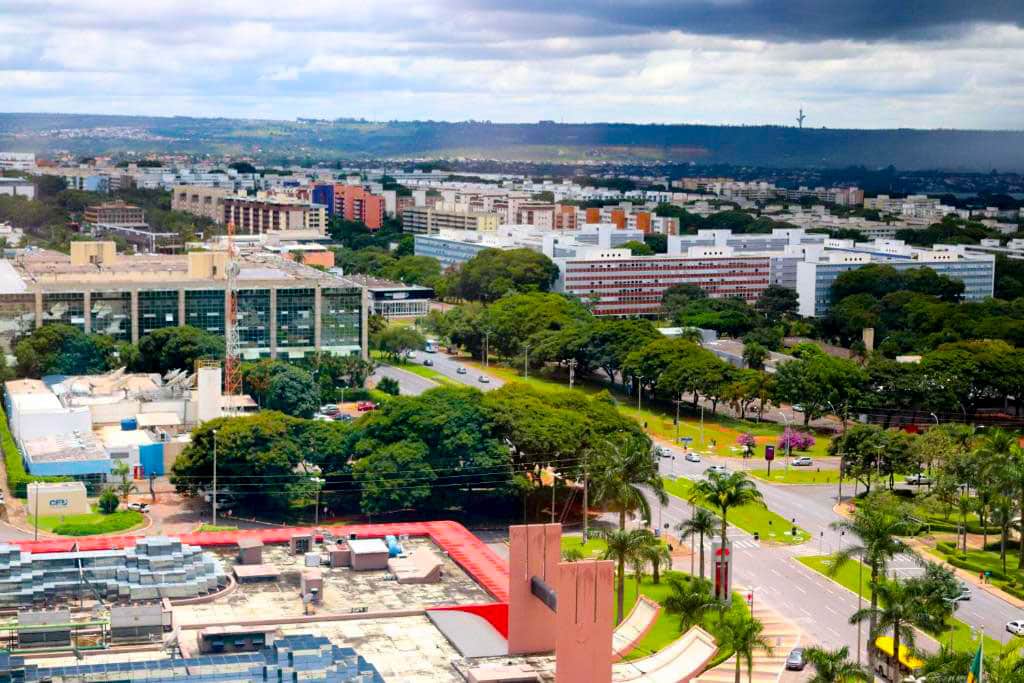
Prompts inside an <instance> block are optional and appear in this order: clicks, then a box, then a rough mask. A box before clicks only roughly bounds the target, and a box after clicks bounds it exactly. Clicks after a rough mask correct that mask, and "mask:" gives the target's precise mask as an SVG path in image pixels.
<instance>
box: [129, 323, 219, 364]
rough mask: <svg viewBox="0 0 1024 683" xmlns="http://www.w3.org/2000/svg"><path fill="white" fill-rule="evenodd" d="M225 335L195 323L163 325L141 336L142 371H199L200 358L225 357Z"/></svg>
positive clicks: (140, 360)
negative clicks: (219, 334)
mask: <svg viewBox="0 0 1024 683" xmlns="http://www.w3.org/2000/svg"><path fill="white" fill-rule="evenodd" d="M223 357H224V338H223V337H221V336H218V335H215V334H211V333H209V332H206V331H205V330H200V329H199V328H197V327H192V326H191V325H184V326H181V327H162V328H160V329H158V330H153V331H152V332H150V333H149V334H147V335H146V336H144V337H142V338H141V339H139V357H138V361H137V363H138V365H137V366H136V367H135V368H133V369H135V370H138V371H140V372H159V373H160V374H164V373H167V372H169V371H171V370H185V371H187V372H195V368H196V361H197V360H200V359H203V358H223Z"/></svg>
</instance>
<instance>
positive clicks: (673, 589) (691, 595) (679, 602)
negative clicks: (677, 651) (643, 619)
mask: <svg viewBox="0 0 1024 683" xmlns="http://www.w3.org/2000/svg"><path fill="white" fill-rule="evenodd" d="M668 587H669V591H670V592H669V594H668V596H667V597H666V598H665V599H664V600H663V601H662V603H661V604H662V605H663V606H664V607H665V611H666V612H668V613H669V614H675V615H677V616H678V617H679V625H680V626H681V627H682V631H683V632H686V631H689V630H690V629H691V628H692V627H694V626H696V625H697V624H699V623H701V622H702V621H703V620H704V615H705V614H706V613H707V612H709V611H711V610H712V609H714V608H715V606H716V604H717V602H716V600H715V598H714V597H713V596H712V595H711V585H710V584H709V583H708V582H707V581H705V580H704V579H697V578H694V577H692V576H691V577H690V578H689V580H684V579H682V578H680V577H679V576H670V577H669V578H668Z"/></svg>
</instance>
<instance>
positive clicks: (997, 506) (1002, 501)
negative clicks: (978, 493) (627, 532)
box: [982, 495, 1015, 574]
mask: <svg viewBox="0 0 1024 683" xmlns="http://www.w3.org/2000/svg"><path fill="white" fill-rule="evenodd" d="M1014 511H1015V510H1014V507H1013V500H1011V499H1010V497H1009V496H1001V495H1000V496H996V497H995V498H993V499H992V521H993V522H995V523H996V524H998V525H999V560H1000V561H1001V562H1002V563H1003V573H1004V574H1005V573H1006V541H1007V537H1008V536H1009V535H1010V527H1011V526H1013V517H1014V516H1013V513H1014ZM982 550H984V548H982Z"/></svg>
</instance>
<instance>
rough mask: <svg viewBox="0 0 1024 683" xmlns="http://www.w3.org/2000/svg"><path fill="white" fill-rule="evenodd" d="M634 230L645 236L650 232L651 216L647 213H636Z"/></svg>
mask: <svg viewBox="0 0 1024 683" xmlns="http://www.w3.org/2000/svg"><path fill="white" fill-rule="evenodd" d="M636 229H637V230H639V231H640V232H642V233H643V234H645V235H649V234H650V232H651V214H650V212H649V211H638V212H637V214H636Z"/></svg>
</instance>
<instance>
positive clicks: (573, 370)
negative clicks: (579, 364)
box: [569, 358, 576, 390]
mask: <svg viewBox="0 0 1024 683" xmlns="http://www.w3.org/2000/svg"><path fill="white" fill-rule="evenodd" d="M575 379H576V359H575V358H571V359H570V360H569V389H570V390H571V389H572V385H573V380H575Z"/></svg>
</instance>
